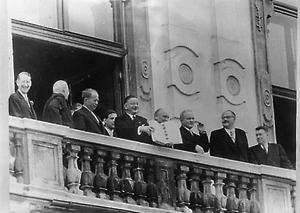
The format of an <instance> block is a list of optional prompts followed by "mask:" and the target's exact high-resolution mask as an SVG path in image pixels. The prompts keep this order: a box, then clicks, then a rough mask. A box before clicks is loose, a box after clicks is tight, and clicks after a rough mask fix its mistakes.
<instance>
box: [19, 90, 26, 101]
mask: <svg viewBox="0 0 300 213" xmlns="http://www.w3.org/2000/svg"><path fill="white" fill-rule="evenodd" d="M18 91H19V93H21V95H22V96H23V98H25V100H26V99H28V96H27V94H23V93H22V92H21V90H19V89H18Z"/></svg>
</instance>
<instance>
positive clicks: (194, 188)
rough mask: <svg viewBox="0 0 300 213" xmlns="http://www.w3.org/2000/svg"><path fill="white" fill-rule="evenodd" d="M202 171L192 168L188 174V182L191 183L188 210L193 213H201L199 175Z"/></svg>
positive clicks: (201, 196)
mask: <svg viewBox="0 0 300 213" xmlns="http://www.w3.org/2000/svg"><path fill="white" fill-rule="evenodd" d="M201 173H202V169H200V168H199V167H196V166H194V167H193V168H192V170H191V173H190V182H191V194H190V208H191V209H192V210H193V213H202V211H201V209H202V204H203V202H202V198H203V195H202V193H201V191H200V189H199V182H200V174H201Z"/></svg>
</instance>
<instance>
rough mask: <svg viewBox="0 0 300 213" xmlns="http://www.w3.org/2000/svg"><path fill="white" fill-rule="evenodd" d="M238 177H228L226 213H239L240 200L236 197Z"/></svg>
mask: <svg viewBox="0 0 300 213" xmlns="http://www.w3.org/2000/svg"><path fill="white" fill-rule="evenodd" d="M237 180H238V177H237V176H236V175H227V184H226V187H227V193H226V195H227V202H226V209H227V212H226V213H237V212H238V203H239V199H238V198H237V197H236V195H235V188H236V185H235V182H237Z"/></svg>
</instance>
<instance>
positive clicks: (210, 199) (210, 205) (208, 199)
mask: <svg viewBox="0 0 300 213" xmlns="http://www.w3.org/2000/svg"><path fill="white" fill-rule="evenodd" d="M203 174H204V176H205V178H204V180H203V181H202V184H203V207H204V208H203V209H204V212H205V213H213V212H214V209H215V206H216V203H217V198H216V196H215V195H213V194H212V192H211V184H212V177H213V176H214V172H213V171H208V170H205V171H204V173H203Z"/></svg>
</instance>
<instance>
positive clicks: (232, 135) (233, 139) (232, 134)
mask: <svg viewBox="0 0 300 213" xmlns="http://www.w3.org/2000/svg"><path fill="white" fill-rule="evenodd" d="M229 133H230V137H231V139H232V141H233V142H235V138H234V132H233V130H230V132H229Z"/></svg>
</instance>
